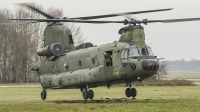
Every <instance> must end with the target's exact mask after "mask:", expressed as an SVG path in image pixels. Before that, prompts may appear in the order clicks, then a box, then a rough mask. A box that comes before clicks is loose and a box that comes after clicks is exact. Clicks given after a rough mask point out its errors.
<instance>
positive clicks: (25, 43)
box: [0, 4, 84, 84]
mask: <svg viewBox="0 0 200 112" xmlns="http://www.w3.org/2000/svg"><path fill="white" fill-rule="evenodd" d="M32 5H34V6H35V7H37V8H39V9H40V10H43V11H44V10H45V9H43V7H42V6H38V5H37V6H36V5H35V4H32ZM44 12H47V13H48V14H50V15H52V16H54V17H62V16H63V11H62V9H57V8H48V9H47V10H46V11H44ZM8 18H16V19H17V18H32V19H34V18H44V17H43V16H42V15H40V14H38V13H36V12H34V11H32V10H30V9H28V8H26V7H23V6H16V8H15V10H14V11H12V10H9V9H0V23H10V24H11V23H15V22H19V21H8V20H6V19H8ZM46 25H47V23H34V24H18V25H17V24H12V25H0V84H2V83H38V82H39V77H38V75H37V74H36V73H35V72H33V71H31V66H32V65H33V64H34V63H36V62H37V61H38V59H39V57H38V56H37V55H36V50H37V48H39V47H42V46H43V41H42V40H43V31H44V28H45V26H46ZM68 25H69V24H68ZM69 27H70V28H71V30H72V34H73V35H75V36H74V38H76V40H75V42H76V41H77V42H81V41H80V40H81V39H82V41H83V40H84V38H83V37H82V33H81V31H80V27H75V26H74V25H73V24H70V25H69ZM77 39H79V40H77Z"/></svg>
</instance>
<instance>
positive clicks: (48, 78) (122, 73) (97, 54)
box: [36, 42, 158, 88]
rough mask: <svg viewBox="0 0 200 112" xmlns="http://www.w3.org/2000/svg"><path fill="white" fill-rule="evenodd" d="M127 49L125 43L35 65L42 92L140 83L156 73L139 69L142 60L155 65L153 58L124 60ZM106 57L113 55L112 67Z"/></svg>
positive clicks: (70, 53)
mask: <svg viewBox="0 0 200 112" xmlns="http://www.w3.org/2000/svg"><path fill="white" fill-rule="evenodd" d="M126 45H127V43H126V42H118V43H111V44H106V45H101V46H94V47H89V48H84V49H79V50H75V51H71V52H67V53H63V54H62V55H61V56H59V57H58V58H57V59H56V60H54V61H49V59H48V58H47V57H46V58H43V59H41V60H40V61H39V62H38V63H37V64H36V66H37V67H38V68H39V69H38V71H37V72H38V74H39V75H40V80H41V85H42V87H43V88H79V87H82V86H85V85H89V86H98V85H101V84H103V83H108V82H118V81H137V80H143V79H145V78H147V77H150V76H152V75H154V74H155V73H156V72H157V70H158V68H154V69H151V70H145V69H144V67H142V66H143V65H142V62H143V60H153V61H155V62H158V61H157V59H156V57H155V56H148V55H145V56H135V57H134V56H133V57H128V56H127V57H123V56H122V54H123V51H124V50H126V48H124V47H125V46H126ZM106 53H111V55H112V57H111V60H110V61H111V65H108V62H107V61H108V60H107V58H106V55H105V54H106ZM126 55H128V54H126ZM124 61H125V62H124ZM131 64H132V65H131Z"/></svg>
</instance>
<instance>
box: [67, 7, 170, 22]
mask: <svg viewBox="0 0 200 112" xmlns="http://www.w3.org/2000/svg"><path fill="white" fill-rule="evenodd" d="M168 10H172V8H170V9H158V10H147V11H137V12H125V13H118V14H108V15H98V16H87V17H76V18H68V19H83V20H89V19H99V18H108V17H115V16H123V15H130V14H141V13H149V12H158V11H168Z"/></svg>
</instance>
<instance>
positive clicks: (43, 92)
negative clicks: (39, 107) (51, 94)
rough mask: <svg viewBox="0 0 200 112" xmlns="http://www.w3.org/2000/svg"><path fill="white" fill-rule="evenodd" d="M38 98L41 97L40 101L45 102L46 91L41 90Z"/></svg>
mask: <svg viewBox="0 0 200 112" xmlns="http://www.w3.org/2000/svg"><path fill="white" fill-rule="evenodd" d="M40 96H41V99H42V100H45V99H46V97H47V91H46V89H43V90H42V92H41V94H40Z"/></svg>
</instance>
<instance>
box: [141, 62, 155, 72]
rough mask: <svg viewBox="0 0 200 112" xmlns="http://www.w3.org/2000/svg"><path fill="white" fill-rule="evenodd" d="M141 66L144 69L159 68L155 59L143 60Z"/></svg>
mask: <svg viewBox="0 0 200 112" xmlns="http://www.w3.org/2000/svg"><path fill="white" fill-rule="evenodd" d="M142 68H143V69H144V70H157V69H158V68H159V62H158V61H156V60H143V61H142Z"/></svg>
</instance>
